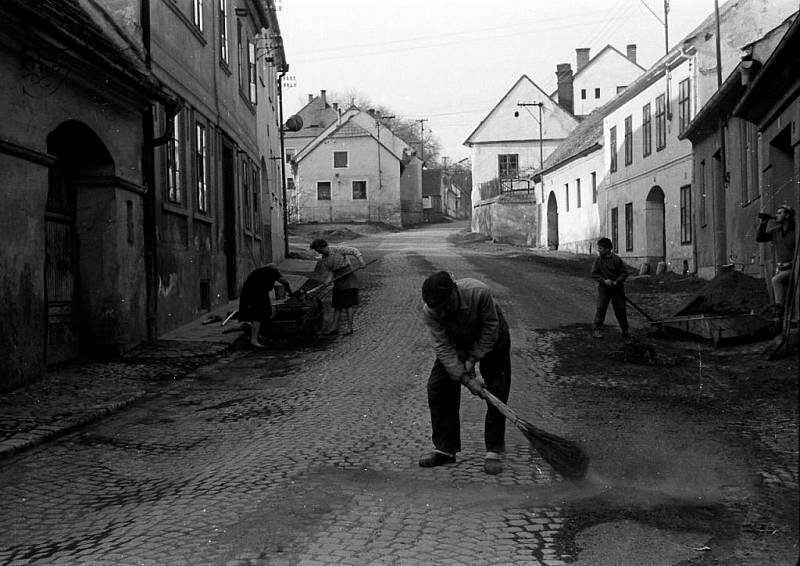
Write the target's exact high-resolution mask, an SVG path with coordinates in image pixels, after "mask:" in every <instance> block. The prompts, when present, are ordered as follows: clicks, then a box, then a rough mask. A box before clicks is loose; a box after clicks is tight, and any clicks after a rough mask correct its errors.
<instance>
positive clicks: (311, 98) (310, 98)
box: [308, 94, 314, 102]
mask: <svg viewBox="0 0 800 566" xmlns="http://www.w3.org/2000/svg"><path fill="white" fill-rule="evenodd" d="M312 100H314V95H313V94H309V95H308V101H309V102H311V101H312Z"/></svg>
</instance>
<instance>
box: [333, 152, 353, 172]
mask: <svg viewBox="0 0 800 566" xmlns="http://www.w3.org/2000/svg"><path fill="white" fill-rule="evenodd" d="M337 155H339V156H341V155H344V165H342V164H341V163H339V164H338V165H337V164H336V156H337ZM331 161H332V163H333V168H334V169H349V168H350V152H349V151H347V150H339V151H333V152H332V154H331Z"/></svg>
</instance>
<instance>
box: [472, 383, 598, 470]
mask: <svg viewBox="0 0 800 566" xmlns="http://www.w3.org/2000/svg"><path fill="white" fill-rule="evenodd" d="M479 396H480V397H482V398H483V399H485V400H486V401H487V402H488V403H490V404H491V405H492V406H494V408H496V409H497V410H498V411H500V412H501V413H503V414H504V415H505V416H506V418H507V419H508V420H510V421H511V422H512V423H513V424H514V426H516V427H517V428H518V429H519V430H520V431H521V432H522V434H524V435H525V438H527V439H528V442H530V443H531V446H532V447H533V448H534V450H536V451H537V452H538V453H539V454H540V455H541V456H542V458H544V460H545V461H546V462H547V463H548V464H550V465H551V466H552V467H553V469H554V470H555V471H557V472H558V473H559V474H561V475H562V476H564V477H565V478H568V479H572V480H580V479H583V478H584V477H585V476H586V470H587V469H588V467H589V457H588V456H587V455H586V453H585V452H584V451H583V450H582V449H581V447H580V446H578V444H577V443H575V442H573V441H571V440H567V439H566V438H561V437H560V436H556V435H555V434H551V433H549V432H545V431H544V430H542V429H540V428H538V427H535V426H534V425H532V424H531V423H529V422H528V421H526V420H525V419H523V418H521V417H520V416H519V415H517V414H516V413H515V412H514V411H513V410H511V408H510V407H509V406H508V405H506V404H505V403H503V402H502V401H501V400H500V399H498V398H497V397H495V396H494V395H492V394H491V393H489V391H488V390H487V389H486V388H485V387H484V388H482V389H481V391H480V394H479Z"/></svg>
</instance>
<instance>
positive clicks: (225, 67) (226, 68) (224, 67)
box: [219, 59, 233, 77]
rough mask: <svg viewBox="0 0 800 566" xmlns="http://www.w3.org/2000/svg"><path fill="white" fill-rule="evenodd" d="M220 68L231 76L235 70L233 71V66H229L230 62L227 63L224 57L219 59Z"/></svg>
mask: <svg viewBox="0 0 800 566" xmlns="http://www.w3.org/2000/svg"><path fill="white" fill-rule="evenodd" d="M219 68H220V69H222V72H223V73H225V74H226V75H227V76H229V77H230V76H231V75H232V74H233V71H231V68H230V67H229V66H228V63H226V62H225V60H224V59H220V60H219Z"/></svg>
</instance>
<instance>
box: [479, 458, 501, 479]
mask: <svg viewBox="0 0 800 566" xmlns="http://www.w3.org/2000/svg"><path fill="white" fill-rule="evenodd" d="M483 471H484V472H486V473H487V474H489V475H490V476H496V475H497V474H499V473H500V472H502V471H503V463H502V462H501V461H500V460H497V459H496V458H486V460H484V461H483Z"/></svg>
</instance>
